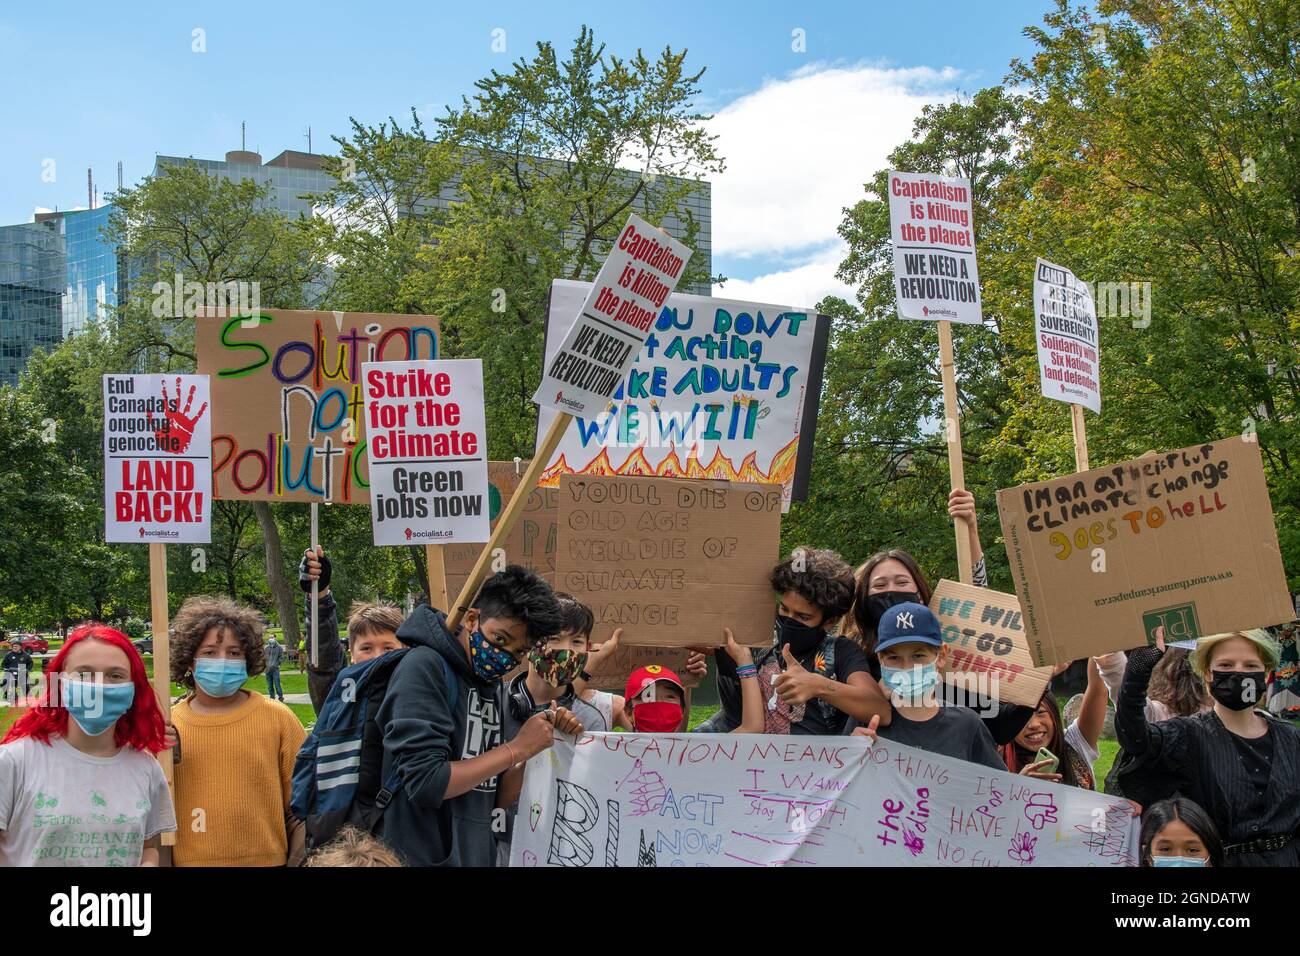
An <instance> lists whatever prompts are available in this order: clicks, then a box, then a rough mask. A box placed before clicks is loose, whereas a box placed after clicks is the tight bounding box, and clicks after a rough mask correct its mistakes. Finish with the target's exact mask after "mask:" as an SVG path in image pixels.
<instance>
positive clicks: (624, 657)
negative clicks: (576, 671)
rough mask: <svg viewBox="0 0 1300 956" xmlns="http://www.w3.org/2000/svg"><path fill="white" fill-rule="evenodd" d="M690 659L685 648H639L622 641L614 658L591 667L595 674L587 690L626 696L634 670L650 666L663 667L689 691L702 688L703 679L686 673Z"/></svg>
mask: <svg viewBox="0 0 1300 956" xmlns="http://www.w3.org/2000/svg"><path fill="white" fill-rule="evenodd" d="M689 656H690V651H688V650H687V649H686V648H684V647H635V646H628V645H625V644H624V643H623V642H622V641H621V640H620V641H619V645H618V650H616V651H615V652H614V653H613V654H611V655H609V656H608V657H606V658H602V659H601V660H600V661H599V663H592V664H588V665H587V673H589V674H591V681H590V683H589V684H588V685H587V686H588V687H594V688H596V689H597V690H607V691H612V692H613V693H615V694H622V693H623V691H624V689H626V687H627V679H628V678H629V677H631V676H632V672H633V671H634V670H636V669H637V668H638V667H645V666H646V665H647V664H661V665H663V666H664V667H666V668H668V669H669V670H670V671H672V672H673V673H674V674H676V675H677V676H678V677H680V678H681V679H682V683H683V684H685V685H686V686H687V687H688V688H689V687H698V686H699V685H700V679H699V678H698V677H693V676H691V675H690V674H688V673H686V659H687V658H688V657H689Z"/></svg>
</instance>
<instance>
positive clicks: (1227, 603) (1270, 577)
mask: <svg viewBox="0 0 1300 956" xmlns="http://www.w3.org/2000/svg"><path fill="white" fill-rule="evenodd" d="M1252 437H1253V436H1252ZM998 513H999V515H1000V517H1001V519H1002V534H1003V537H1004V539H1005V540H1006V546H1007V561H1008V563H1009V564H1010V566H1011V576H1012V578H1013V579H1014V580H1015V582H1016V596H1017V597H1018V598H1019V599H1020V609H1021V611H1022V612H1023V613H1024V624H1025V630H1026V632H1027V633H1028V635H1029V648H1030V651H1031V652H1032V653H1033V655H1034V657H1035V659H1036V661H1035V663H1037V664H1039V665H1042V664H1053V663H1058V662H1061V661H1071V660H1078V659H1079V658H1082V657H1088V656H1090V655H1094V654H1103V653H1106V652H1107V651H1118V650H1123V649H1125V648H1129V647H1134V646H1137V645H1139V644H1144V643H1148V644H1149V643H1152V642H1153V641H1154V639H1155V631H1156V628H1158V627H1163V628H1164V635H1165V640H1166V641H1168V642H1171V643H1172V642H1173V641H1183V640H1189V639H1191V638H1196V637H1202V636H1205V635H1207V634H1221V633H1224V632H1225V631H1235V630H1240V629H1242V628H1251V627H1267V626H1269V625H1273V624H1280V623H1283V622H1285V621H1288V620H1290V619H1291V617H1292V616H1293V615H1294V613H1295V612H1294V608H1293V607H1292V605H1291V599H1290V595H1289V594H1288V593H1287V587H1286V575H1285V573H1284V572H1283V570H1282V557H1281V553H1280V551H1279V550H1278V543H1277V529H1276V527H1275V525H1274V523H1273V510H1272V508H1271V507H1270V506H1269V500H1268V486H1267V485H1266V484H1265V482H1264V468H1263V464H1262V462H1261V459H1260V452H1259V444H1258V443H1257V442H1254V441H1245V440H1243V439H1242V438H1239V437H1238V438H1225V439H1223V440H1222V441H1216V442H1206V443H1205V444H1204V445H1196V446H1194V447H1191V448H1183V449H1180V450H1179V451H1171V452H1164V453H1161V454H1152V455H1146V456H1143V457H1142V458H1136V459H1133V460H1132V461H1126V462H1121V463H1120V464H1117V465H1109V466H1107V467H1105V468H1094V469H1092V470H1091V471H1084V472H1080V473H1078V474H1073V475H1067V476H1065V477H1063V478H1053V479H1051V480H1049V481H1038V482H1034V483H1033V484H1028V485H1021V486H1019V487H1017V488H1007V489H1005V490H1003V491H999V492H998Z"/></svg>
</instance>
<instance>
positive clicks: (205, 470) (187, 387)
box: [104, 375, 213, 544]
mask: <svg viewBox="0 0 1300 956" xmlns="http://www.w3.org/2000/svg"><path fill="white" fill-rule="evenodd" d="M212 413H213V409H212V405H211V396H210V394H209V388H208V376H206V375H105V376H104V540H105V541H109V542H119V543H126V542H134V543H137V544H140V543H149V542H158V543H166V542H169V541H171V542H184V543H187V544H200V543H206V542H208V541H211V540H212Z"/></svg>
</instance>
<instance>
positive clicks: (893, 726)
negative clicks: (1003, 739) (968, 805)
mask: <svg viewBox="0 0 1300 956" xmlns="http://www.w3.org/2000/svg"><path fill="white" fill-rule="evenodd" d="M876 638H877V640H876V655H877V656H878V657H879V659H880V689H881V691H883V692H884V693H885V694H886V695H888V697H889V712H888V713H887V714H886V715H884V716H880V717H873V718H872V720H871V724H870V725H869V726H867V727H862V726H858V725H857V721H854V720H851V721H850V722H849V728H850V731H851V732H852V733H854V734H857V735H859V736H867V737H871V738H872V739H873V740H874V739H875V738H876V736H877V735H879V736H880V737H883V738H884V739H885V740H892V741H894V742H895V743H900V744H905V745H907V746H909V747H919V748H920V749H921V750H930V751H933V752H934V753H938V754H944V755H945V756H948V757H956V758H957V759H958V760H968V761H970V762H971V763H978V764H983V765H984V766H986V767H989V768H991V769H993V770H1001V771H1004V772H1005V771H1006V769H1007V765H1006V763H1005V762H1004V761H1003V760H1002V757H1001V756H1000V755H999V754H998V751H997V747H996V746H995V745H994V743H993V736H992V735H991V734H990V733H989V731H988V728H987V727H985V726H984V721H982V720H980V718H979V716H978V715H977V714H976V713H975V712H974V711H973V710H970V709H969V708H966V707H945V706H943V705H942V704H941V703H940V701H939V699H938V696H937V695H936V693H935V688H936V687H938V685H939V681H940V679H941V678H940V676H939V668H940V666H941V665H942V664H943V660H944V657H945V656H946V655H947V652H948V648H947V646H946V645H945V644H944V643H943V637H942V632H941V631H940V628H939V621H938V620H937V619H936V618H935V616H934V614H933V613H931V611H930V609H929V608H928V607H926V606H925V605H924V604H913V603H911V602H906V603H903V604H895V605H894V606H893V607H891V608H890V609H889V610H887V611H886V612H885V613H884V614H883V615H882V616H881V618H880V624H879V625H877V627H876Z"/></svg>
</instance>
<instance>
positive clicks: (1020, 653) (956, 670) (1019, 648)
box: [930, 578, 1052, 707]
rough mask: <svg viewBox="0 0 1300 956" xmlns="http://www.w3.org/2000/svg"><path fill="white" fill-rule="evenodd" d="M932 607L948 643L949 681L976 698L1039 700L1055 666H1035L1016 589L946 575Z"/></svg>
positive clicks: (945, 674) (946, 670)
mask: <svg viewBox="0 0 1300 956" xmlns="http://www.w3.org/2000/svg"><path fill="white" fill-rule="evenodd" d="M930 610H932V611H933V612H934V616H935V617H937V618H938V619H939V625H940V627H942V628H943V640H944V643H945V644H947V645H948V660H947V663H946V664H945V666H944V671H943V678H944V680H945V681H946V682H947V683H949V684H952V685H954V686H956V687H960V688H962V689H963V690H964V691H965V692H966V693H967V694H968V695H970V696H971V697H972V699H978V700H988V701H995V700H996V701H1003V702H1004V703H1008V704H1025V705H1027V706H1029V707H1034V706H1036V705H1037V704H1038V701H1039V700H1040V699H1041V698H1042V696H1043V690H1044V688H1046V687H1047V683H1048V681H1050V680H1051V679H1052V669H1051V668H1050V667H1041V668H1036V667H1035V666H1034V659H1033V656H1032V655H1031V654H1030V653H1029V642H1028V641H1027V640H1026V639H1025V628H1024V624H1023V623H1022V618H1021V615H1020V603H1019V602H1018V601H1017V600H1016V596H1015V595H1014V594H1002V593H1000V592H998V591H990V590H989V589H988V588H977V587H972V586H971V585H969V584H961V583H959V582H957V581H949V580H947V579H946V578H945V579H944V580H942V581H940V582H939V583H938V585H936V587H935V589H934V594H932V595H931V597H930Z"/></svg>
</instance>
